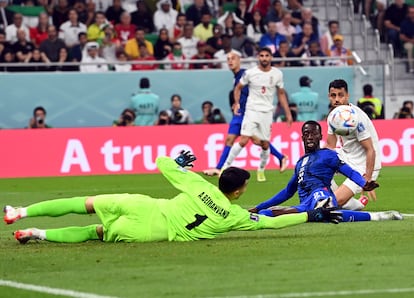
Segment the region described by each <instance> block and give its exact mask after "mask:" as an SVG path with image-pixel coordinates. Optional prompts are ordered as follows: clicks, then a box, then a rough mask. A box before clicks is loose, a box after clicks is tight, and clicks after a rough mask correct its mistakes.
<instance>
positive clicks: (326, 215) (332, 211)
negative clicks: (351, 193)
mask: <svg viewBox="0 0 414 298" xmlns="http://www.w3.org/2000/svg"><path fill="white" fill-rule="evenodd" d="M330 205H331V198H329V199H328V200H326V201H325V204H323V206H321V207H319V208H316V209H314V210H310V211H307V213H308V221H309V222H330V223H334V224H338V223H339V222H341V221H342V213H341V212H340V211H337V209H338V208H337V207H329V208H328V206H330Z"/></svg>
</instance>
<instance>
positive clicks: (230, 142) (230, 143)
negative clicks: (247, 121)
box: [203, 128, 240, 176]
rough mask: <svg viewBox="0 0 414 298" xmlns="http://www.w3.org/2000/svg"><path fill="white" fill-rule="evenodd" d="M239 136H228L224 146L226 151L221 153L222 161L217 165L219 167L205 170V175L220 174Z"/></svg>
mask: <svg viewBox="0 0 414 298" xmlns="http://www.w3.org/2000/svg"><path fill="white" fill-rule="evenodd" d="M229 132H230V128H229ZM239 132H240V130H239ZM238 136H239V133H237V134H228V135H227V137H226V142H225V145H224V149H223V151H222V152H221V155H220V159H219V162H218V163H217V166H216V167H215V168H214V169H207V170H204V171H203V173H204V175H207V176H215V175H219V174H220V170H221V168H222V167H223V165H224V163H225V162H226V160H227V157H228V156H229V153H230V150H231V147H232V146H233V144H234V141H235V140H236V138H237V137H238Z"/></svg>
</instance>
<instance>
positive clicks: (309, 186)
mask: <svg viewBox="0 0 414 298" xmlns="http://www.w3.org/2000/svg"><path fill="white" fill-rule="evenodd" d="M336 172H340V173H342V174H343V175H345V176H346V177H348V178H350V179H351V180H352V181H354V182H355V183H356V184H358V185H359V186H361V187H363V186H364V185H365V183H366V181H365V179H364V178H363V177H362V176H361V175H360V174H359V173H358V172H357V171H355V170H353V169H352V168H351V167H350V166H348V165H347V164H346V163H344V162H343V161H342V160H341V159H340V158H339V157H338V154H337V153H336V152H335V151H333V150H330V149H320V150H317V151H315V152H312V153H309V154H305V155H304V156H302V157H301V158H300V159H299V160H298V162H297V164H296V166H295V172H294V174H293V176H292V178H291V179H290V181H289V183H288V185H287V186H286V188H284V189H283V190H281V191H280V192H279V193H278V194H276V195H275V196H274V197H273V198H271V199H269V200H267V201H265V202H263V203H261V204H259V205H258V206H257V208H258V210H261V209H265V208H269V207H271V206H275V205H279V204H281V203H283V202H284V201H286V200H288V199H289V198H291V197H292V196H293V195H294V194H295V193H296V191H297V192H298V195H299V201H300V206H297V207H296V206H295V207H296V209H298V211H299V212H303V211H306V210H310V209H313V208H314V206H315V203H316V202H317V201H319V200H322V199H324V198H327V197H332V198H333V200H334V203H336V200H335V195H334V194H333V191H332V190H331V180H332V178H333V176H334V174H335V173H336Z"/></svg>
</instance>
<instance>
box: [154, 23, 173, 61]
mask: <svg viewBox="0 0 414 298" xmlns="http://www.w3.org/2000/svg"><path fill="white" fill-rule="evenodd" d="M171 51H172V44H171V42H170V40H169V38H168V30H167V29H165V28H163V29H161V30H160V32H159V34H158V38H157V41H156V42H155V46H154V57H155V59H157V60H163V59H164V58H165V57H167V55H168V54H169V53H171Z"/></svg>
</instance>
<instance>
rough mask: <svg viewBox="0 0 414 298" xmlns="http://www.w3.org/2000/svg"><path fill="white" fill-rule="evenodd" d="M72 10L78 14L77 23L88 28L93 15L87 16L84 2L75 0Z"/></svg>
mask: <svg viewBox="0 0 414 298" xmlns="http://www.w3.org/2000/svg"><path fill="white" fill-rule="evenodd" d="M88 3H90V2H88ZM73 8H74V9H75V10H76V12H77V13H78V20H79V22H81V23H82V24H85V26H86V27H88V26H89V25H90V24H91V23H92V22H93V17H94V14H89V12H88V10H87V7H86V3H85V2H84V0H75V4H74V5H73ZM85 32H86V31H85Z"/></svg>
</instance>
